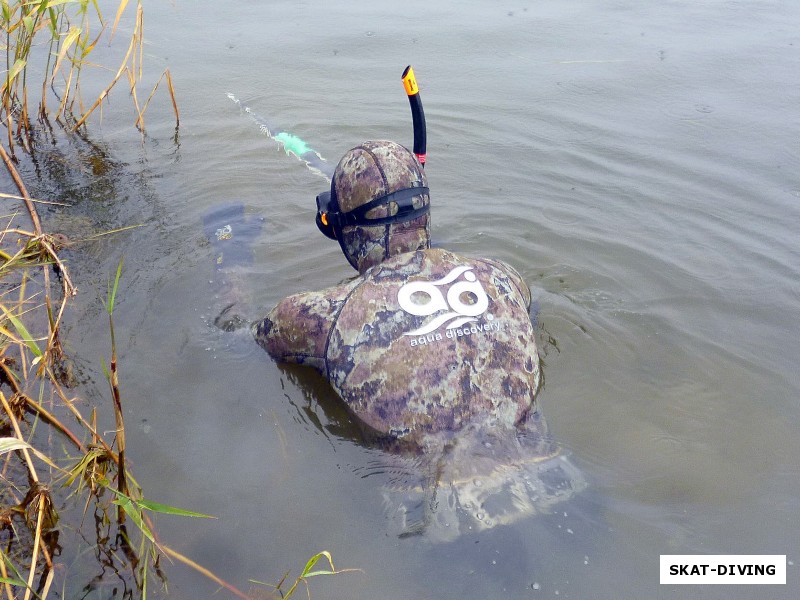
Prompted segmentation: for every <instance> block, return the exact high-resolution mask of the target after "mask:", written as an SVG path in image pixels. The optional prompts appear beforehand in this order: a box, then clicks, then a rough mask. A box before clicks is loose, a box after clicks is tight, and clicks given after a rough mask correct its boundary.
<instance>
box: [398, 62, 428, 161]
mask: <svg viewBox="0 0 800 600" xmlns="http://www.w3.org/2000/svg"><path fill="white" fill-rule="evenodd" d="M403 86H404V87H405V88H406V94H408V103H409V104H410V105H411V120H412V123H413V125H414V154H415V155H416V157H417V160H419V164H421V165H422V166H423V168H424V167H425V160H426V158H427V154H426V152H427V146H428V139H427V138H428V136H427V133H426V128H425V111H423V110H422V100H421V99H420V97H419V87H418V86H417V79H416V77H414V69H412V68H411V65H408V66H407V67H406V70H405V71H403Z"/></svg>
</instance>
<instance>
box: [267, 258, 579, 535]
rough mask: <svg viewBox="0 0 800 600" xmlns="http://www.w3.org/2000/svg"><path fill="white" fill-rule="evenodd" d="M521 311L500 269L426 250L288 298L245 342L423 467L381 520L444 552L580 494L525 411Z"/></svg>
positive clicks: (528, 393)
mask: <svg viewBox="0 0 800 600" xmlns="http://www.w3.org/2000/svg"><path fill="white" fill-rule="evenodd" d="M448 276H449V277H448ZM407 285H411V286H412V287H410V288H409V287H405V286H407ZM415 290H416V291H415ZM437 290H438V294H437ZM409 291H410V292H411V293H409ZM426 301H427V302H426ZM530 301H531V296H530V291H529V289H528V288H527V286H526V285H525V284H524V282H523V280H522V278H521V277H520V275H519V274H518V273H517V272H516V271H515V270H514V269H513V268H511V267H509V266H508V265H506V264H504V263H502V262H500V261H495V260H488V259H471V258H465V257H463V256H460V255H457V254H454V253H452V252H448V251H445V250H442V249H426V250H420V251H416V252H409V253H405V254H401V255H398V256H395V257H394V258H390V259H388V260H386V261H384V262H382V263H381V264H379V265H377V266H375V267H373V268H371V269H369V270H367V271H366V272H365V273H364V274H363V276H361V277H358V278H356V279H354V280H353V281H350V282H348V283H345V284H342V285H339V286H336V287H333V288H329V289H327V290H322V291H319V292H306V293H301V294H296V295H294V296H290V297H288V298H286V299H284V300H283V301H281V302H280V303H279V304H278V305H277V306H276V307H275V309H273V311H272V312H270V314H269V315H268V316H267V317H266V318H265V319H263V320H262V321H260V322H258V323H256V324H255V325H254V326H253V332H254V335H255V338H256V340H257V341H258V343H259V344H260V345H261V346H262V347H264V349H266V350H267V352H268V353H269V354H270V355H271V356H273V357H274V358H275V359H276V360H278V361H279V362H292V363H299V364H305V365H309V366H312V367H314V368H315V369H317V370H318V371H319V372H320V373H322V374H323V375H324V376H325V377H326V378H327V379H328V381H330V383H331V385H332V386H333V388H334V389H335V390H336V392H337V393H338V395H339V396H340V397H341V398H342V400H343V401H344V402H345V404H346V405H347V407H348V408H349V410H350V412H351V414H352V415H353V417H354V418H355V419H356V420H358V421H359V422H360V423H361V424H362V426H363V427H364V430H365V432H366V433H367V434H368V435H369V436H370V438H371V439H372V440H373V441H375V442H379V443H384V446H385V447H387V448H391V449H393V450H402V451H403V452H404V453H405V454H408V453H409V452H410V453H411V454H414V455H422V456H423V457H424V461H423V464H426V465H427V470H423V472H422V473H419V472H418V473H417V477H416V478H415V477H414V476H412V477H411V480H410V481H406V482H403V483H402V484H401V485H396V486H390V487H387V488H385V489H384V490H383V495H384V500H385V502H386V508H387V513H388V514H389V517H390V524H391V526H392V530H393V532H395V533H398V534H401V535H411V534H413V533H421V532H422V531H427V532H428V535H429V537H430V538H431V539H432V540H434V541H446V540H449V539H452V538H453V537H454V536H456V535H458V534H459V533H460V532H463V531H466V530H467V529H471V530H473V531H476V530H480V529H484V528H488V527H493V526H495V525H500V524H506V523H510V522H513V521H514V520H516V519H518V518H520V517H522V516H525V515H530V514H534V513H536V512H543V511H546V510H548V508H549V507H551V506H552V505H553V504H555V503H557V502H560V501H561V500H563V498H565V497H568V496H570V495H572V494H573V493H574V492H575V491H577V490H579V489H580V488H582V487H583V485H584V483H583V480H582V479H581V477H580V474H579V472H578V471H577V470H576V469H575V468H574V467H572V465H571V464H570V463H569V461H568V460H566V458H565V457H563V456H561V455H560V452H561V451H560V449H559V447H558V446H556V445H555V444H554V443H553V442H552V440H551V438H550V436H549V434H548V432H547V426H546V424H545V422H544V419H543V418H542V417H541V415H540V414H539V413H538V411H536V410H535V397H536V392H537V390H538V388H539V385H540V378H541V376H540V370H539V358H538V353H537V349H536V341H535V335H534V330H533V326H532V324H531V320H530V317H529V315H528V307H529V305H530ZM408 308H411V309H412V312H409V311H408V310H406V309H408ZM415 312H416V313H421V312H425V313H427V314H424V315H423V314H413V313H415ZM437 318H438V323H439V324H438V325H437ZM465 319H469V320H465ZM461 321H463V322H461ZM448 326H449V328H448ZM420 330H422V332H420ZM414 332H416V333H414ZM415 460H418V458H417V459H415ZM417 464H420V463H417ZM432 495H435V496H436V500H437V501H436V502H432ZM433 507H436V508H435V509H434V508H433Z"/></svg>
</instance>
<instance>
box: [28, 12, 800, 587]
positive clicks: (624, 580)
mask: <svg viewBox="0 0 800 600" xmlns="http://www.w3.org/2000/svg"><path fill="white" fill-rule="evenodd" d="M320 4H321V3H302V2H286V1H284V2H269V3H263V2H252V1H250V2H240V3H237V4H236V5H235V7H232V6H230V5H228V3H220V2H210V1H208V0H203V1H198V2H191V3H189V2H177V3H167V2H163V3H148V5H147V7H146V11H147V21H146V33H147V38H148V42H149V43H148V46H147V54H148V55H147V56H146V61H148V63H147V64H148V68H149V69H150V70H151V71H152V73H151V75H152V76H154V77H155V76H156V75H157V73H158V72H160V70H161V69H163V67H165V66H168V67H169V68H170V70H171V72H172V75H173V78H174V80H175V85H176V88H177V92H178V99H179V103H180V108H181V115H182V122H181V126H180V130H179V133H178V137H177V140H175V139H173V136H174V122H173V120H172V116H171V107H170V105H169V101H168V99H167V96H166V95H165V94H164V95H162V96H161V98H160V101H159V96H156V99H155V100H154V101H153V102H152V103H151V107H150V108H149V110H148V115H147V120H148V136H147V138H146V139H145V140H144V142H143V143H141V144H140V142H139V140H138V138H137V137H136V135H135V134H134V133H133V132H132V131H131V130H129V129H126V128H125V127H123V126H121V125H117V124H116V121H115V122H114V123H115V125H114V127H113V129H112V128H111V126H110V125H103V127H102V128H101V129H100V130H98V136H97V137H101V136H102V140H103V151H104V152H107V153H108V156H110V157H113V159H114V160H115V161H116V163H114V164H115V166H114V168H113V169H110V170H109V171H108V172H103V173H100V174H99V176H98V177H97V182H98V183H96V184H95V185H96V186H101V187H99V188H98V189H95V190H82V189H75V190H72V193H74V194H75V197H77V198H79V199H80V198H81V197H82V194H84V193H85V194H84V195H86V196H87V197H91V198H95V200H92V199H84V200H82V202H83V203H82V204H81V208H80V209H79V210H80V213H81V214H84V215H85V216H86V223H84V222H83V221H80V220H77V221H73V222H71V226H74V227H77V228H78V229H80V227H82V226H87V227H88V226H93V227H106V228H108V227H119V226H125V225H131V224H136V223H143V224H144V225H145V227H143V228H140V229H137V230H133V231H129V232H125V233H123V234H119V235H118V236H117V237H116V239H115V240H114V241H113V242H112V241H111V240H107V241H103V242H96V243H93V244H85V245H82V246H81V247H79V248H76V249H75V250H74V260H76V261H77V262H78V264H81V261H92V262H95V263H96V266H95V267H92V268H89V269H86V270H85V271H84V272H83V273H82V274H80V275H79V276H77V279H79V280H80V282H81V284H82V286H81V287H82V291H83V294H82V296H81V298H80V301H79V303H78V306H77V307H76V310H75V311H74V313H73V314H71V315H70V319H72V321H71V323H72V325H71V327H70V329H69V340H70V343H71V346H72V348H73V349H74V350H75V351H76V352H78V353H79V354H80V355H81V356H82V357H83V362H82V363H81V374H82V376H83V377H84V379H85V380H86V388H87V389H88V390H89V391H90V393H91V391H92V390H96V392H94V393H96V395H97V396H98V397H99V396H100V395H101V394H103V393H104V392H105V390H104V387H103V385H104V382H103V377H102V371H101V367H100V357H101V356H106V355H107V353H108V347H107V346H108V341H107V333H106V327H107V324H106V321H105V320H104V319H103V313H102V307H101V299H102V298H103V297H104V295H105V293H106V279H107V277H108V274H109V273H111V272H112V271H113V269H114V268H115V266H116V262H117V260H118V258H119V256H120V255H121V254H124V256H125V273H124V278H123V284H122V290H121V300H120V303H119V306H118V309H117V312H116V320H117V327H118V332H117V335H118V339H119V340H121V341H120V345H121V348H120V350H121V356H120V363H121V368H122V380H123V381H122V385H123V388H124V392H125V399H124V402H125V408H126V411H127V419H128V421H127V422H128V428H129V433H128V445H129V455H130V458H131V460H132V462H133V465H134V467H133V468H134V470H135V472H136V474H137V476H138V479H139V482H140V483H141V484H142V486H143V488H144V489H145V493H146V494H147V496H148V497H150V498H152V499H154V500H157V501H160V502H165V503H169V504H175V505H178V506H184V507H187V508H190V509H193V510H197V511H202V512H205V513H211V514H214V515H216V516H217V517H218V518H217V520H215V521H191V522H189V523H188V524H187V523H186V521H185V520H181V519H177V518H171V519H170V518H163V517H162V518H160V519H159V520H158V526H159V530H160V532H161V535H162V537H163V538H164V539H166V540H170V541H171V542H172V544H173V546H175V547H177V548H178V549H179V550H181V551H182V552H184V553H186V554H187V555H189V556H191V557H192V558H193V559H195V560H197V561H198V562H200V563H202V564H205V565H208V566H214V568H215V571H216V572H217V573H218V574H219V575H220V576H222V577H224V578H225V579H227V580H229V581H231V582H233V583H235V584H237V585H239V586H240V587H243V588H247V587H248V586H249V584H248V583H247V581H248V579H257V580H260V581H271V582H276V581H277V580H279V579H280V578H281V576H282V575H283V573H284V572H285V571H286V570H288V569H293V572H294V573H295V574H296V573H297V571H298V569H299V568H300V567H301V566H302V565H303V564H304V563H305V560H306V559H307V558H308V557H309V556H311V555H312V554H314V553H315V552H317V551H319V550H323V549H327V550H330V551H331V552H332V553H333V557H334V559H335V562H336V566H337V567H355V568H359V569H361V570H362V572H359V573H350V574H346V575H341V576H338V577H335V578H319V579H316V580H313V581H312V595H313V596H314V597H318V598H323V597H324V598H370V597H372V598H377V597H381V598H397V599H403V598H409V599H410V598H459V599H475V600H477V599H484V598H500V597H508V598H553V597H559V598H587V597H592V598H655V597H679V598H682V597H693V598H752V597H763V598H795V597H797V594H798V590H799V589H800V584H798V573H797V567H796V563H797V561H798V559H800V556H799V555H800V551H799V550H800V548H798V539H800V526H798V521H797V518H798V514H800V460H798V456H800V435H798V433H797V423H798V421H799V420H800V402H799V401H798V392H799V391H800V379H798V375H797V364H798V359H799V358H800V341H798V340H800V326H798V322H800V320H798V306H799V305H800V283H798V278H799V277H800V243H799V242H798V234H799V233H800V208H798V204H800V177H798V174H797V165H798V162H799V159H800V149H799V148H800V146H798V144H797V139H798V134H800V117H798V108H797V107H798V106H799V105H800V76H798V73H800V54H798V53H799V52H800V33H798V30H797V27H796V24H797V23H798V22H800V5H797V4H796V3H790V2H778V1H776V2H755V1H746V0H743V1H738V2H737V1H703V2H690V1H683V0H677V1H674V2H667V3H629V2H605V3H596V2H589V1H586V0H583V1H576V2H568V3H565V2H557V1H553V0H545V1H542V2H536V3H529V4H527V5H526V4H524V3H523V4H522V5H503V4H498V3H496V2H488V1H486V2H471V3H456V2H441V3H423V2H415V1H414V2H404V3H395V5H394V6H393V7H385V6H382V5H381V3H370V2H363V1H362V0H357V1H355V2H349V3H345V4H341V3H340V4H336V5H334V4H330V5H325V7H324V8H323V7H322V6H321V5H320ZM409 63H411V64H413V65H414V67H415V70H416V72H417V77H418V80H419V83H420V86H421V90H422V98H423V101H424V103H425V111H426V115H427V120H428V153H429V162H428V166H427V169H426V171H427V174H428V177H429V183H430V186H431V189H432V198H433V202H434V204H433V206H434V209H433V210H434V212H433V215H434V216H433V218H434V232H435V241H436V243H437V244H439V245H442V246H444V247H447V248H450V249H453V250H456V251H458V252H461V253H464V254H472V255H485V256H493V257H497V258H500V259H503V260H506V261H508V262H509V263H511V264H512V265H514V266H515V267H517V269H518V270H519V271H520V272H521V273H522V274H523V276H524V277H525V279H526V281H527V282H528V283H529V284H530V286H531V287H532V290H533V294H534V297H535V298H536V299H537V300H538V304H539V307H540V309H539V323H540V327H541V342H542V346H541V352H542V354H543V357H544V358H543V364H544V374H545V379H546V384H545V388H544V390H543V391H542V393H541V395H540V401H541V405H542V407H543V411H544V414H545V415H546V416H547V418H548V420H549V423H550V427H551V429H552V431H553V433H554V434H555V436H556V438H557V439H558V440H559V441H560V443H562V444H563V445H564V446H565V447H566V448H568V449H569V450H570V451H571V453H572V456H573V459H574V460H575V461H576V463H577V464H578V465H579V466H580V467H581V468H582V469H583V471H584V473H585V474H586V477H587V479H588V480H589V482H590V483H589V488H588V489H587V490H586V491H585V492H584V493H583V494H582V495H581V496H580V497H579V498H577V499H575V500H574V501H572V502H571V503H569V504H567V505H564V506H563V510H559V511H558V512H557V513H555V514H552V515H547V516H542V517H536V518H533V519H530V520H528V521H525V522H523V523H519V524H516V525H514V526H513V527H506V528H499V529H496V530H493V531H490V532H488V533H482V534H475V535H473V536H465V537H462V538H460V539H458V540H457V541H455V542H452V543H449V544H433V543H431V542H430V541H429V540H427V539H426V538H425V537H424V536H418V537H412V538H408V539H398V538H396V537H393V536H391V535H389V534H388V533H387V527H386V522H385V517H384V515H383V512H382V507H381V498H380V487H381V485H382V484H384V483H386V482H387V480H388V479H389V477H390V476H391V475H390V474H387V473H386V472H385V470H384V469H382V467H381V464H382V461H381V458H382V457H381V455H380V452H379V451H378V450H376V449H372V448H369V447H364V446H362V445H360V444H359V443H357V442H355V441H354V439H353V436H352V435H351V430H350V428H348V426H347V423H346V419H345V417H344V416H343V414H342V413H341V411H337V409H336V404H335V400H334V398H333V396H332V392H331V391H330V390H329V389H328V388H327V387H326V386H325V385H324V383H323V382H322V381H321V380H320V379H319V378H317V377H315V376H313V375H312V374H309V373H307V372H305V371H303V370H302V369H283V368H281V367H279V366H277V365H275V364H274V363H273V362H272V361H271V360H270V359H269V358H268V357H267V356H266V355H265V354H264V353H263V352H262V351H261V350H260V349H258V348H257V347H256V346H255V344H254V343H253V342H252V341H251V340H250V339H249V338H248V337H247V335H246V334H241V335H237V334H225V333H222V332H220V331H218V330H216V329H215V328H213V327H212V326H210V321H211V320H212V319H213V317H214V315H215V311H216V310H218V308H219V305H218V300H217V299H216V298H215V289H214V288H213V286H212V285H210V284H209V280H210V279H211V277H212V276H213V264H212V250H211V248H210V247H209V245H208V244H207V243H206V242H205V240H204V237H203V232H202V222H201V220H202V214H203V213H204V211H206V210H208V209H210V208H212V207H214V206H216V205H218V204H220V203H224V202H231V201H238V202H243V203H244V204H245V206H246V208H247V212H248V214H249V215H251V216H252V217H253V218H259V217H263V219H264V225H263V229H262V233H261V235H260V236H259V238H258V240H257V242H256V243H255V246H254V253H255V262H254V265H253V266H252V268H251V270H250V271H249V279H250V282H249V283H250V292H251V294H252V297H251V304H250V305H251V306H252V313H251V314H250V315H249V316H251V317H257V316H259V315H261V314H263V313H264V312H265V311H266V310H268V309H269V308H270V307H271V306H272V305H273V304H274V303H275V302H276V301H277V300H279V299H280V298H282V297H283V296H285V295H287V294H290V293H293V292H297V291H301V290H304V289H313V288H321V287H325V286H328V285H332V284H335V283H338V282H339V281H341V280H342V279H344V278H346V277H349V276H350V275H351V271H350V267H349V266H348V265H347V264H346V262H345V261H344V259H343V258H342V257H341V255H340V253H339V249H338V246H337V245H336V244H335V243H332V242H329V241H328V240H326V239H325V238H323V237H322V236H320V235H319V234H318V233H317V231H316V227H315V225H314V219H313V208H314V197H315V195H316V194H317V193H318V192H319V191H321V190H323V189H324V188H325V186H326V184H325V181H324V180H323V179H322V178H320V177H319V176H316V175H314V174H312V173H311V172H310V171H308V170H307V169H306V168H305V167H304V166H303V165H302V164H301V163H299V162H298V161H297V160H295V159H294V158H292V157H287V156H286V155H284V154H283V153H282V152H281V151H280V149H279V147H278V145H277V144H276V143H275V142H273V141H272V140H270V139H269V138H268V137H266V136H265V135H263V134H262V133H261V132H260V131H259V129H258V127H257V125H256V124H255V123H254V122H253V121H252V120H251V119H250V118H249V117H248V116H247V115H244V114H242V113H241V112H240V111H239V109H238V108H237V106H236V105H235V104H233V103H232V102H231V101H230V100H229V99H228V97H227V96H226V93H227V92H232V93H235V94H236V95H237V96H238V97H240V98H242V99H243V100H246V101H247V102H248V104H249V105H250V106H251V107H252V108H253V109H254V110H256V111H257V112H259V113H261V114H262V115H264V116H266V117H268V118H269V119H271V120H273V121H274V122H276V123H279V124H280V125H282V126H283V127H285V128H287V129H290V130H291V131H293V132H294V133H295V134H297V135H299V136H300V137H302V138H303V139H305V140H307V141H308V142H309V143H311V144H312V145H313V146H314V147H315V149H317V150H318V151H319V152H320V153H321V154H322V155H323V156H325V157H326V158H328V159H329V160H332V161H334V162H335V161H336V160H338V157H339V156H340V155H341V154H342V153H343V152H344V151H346V150H347V149H348V148H349V147H351V146H353V145H355V144H357V143H359V142H360V141H362V140H364V139H370V138H388V139H393V140H396V141H399V142H401V143H405V144H407V145H410V144H411V137H412V133H411V124H410V116H409V113H408V104H407V101H406V98H405V95H404V93H403V89H402V85H401V83H400V75H401V73H402V70H403V68H404V67H405V66H406V64H409ZM116 102H117V103H118V104H119V105H122V103H123V102H124V98H119V99H118V100H117V101H116ZM115 110H118V111H121V110H122V109H120V108H119V106H117V107H116V109H115ZM93 151H97V152H99V150H97V149H95V150H93ZM32 172H33V171H32V170H29V171H28V173H29V175H30V174H31V173H32ZM47 180H48V179H47V178H45V181H47ZM102 186H105V187H102ZM42 187H44V188H45V189H38V190H36V193H37V194H38V195H40V196H42V195H46V194H47V193H55V192H56V191H57V190H48V189H46V186H45V185H44V184H42ZM98 197H100V198H107V199H108V201H107V202H103V201H97V200H96V198H98ZM55 212H56V211H53V212H52V213H51V214H50V215H49V216H48V218H50V219H52V222H56V223H57V222H59V221H58V219H59V218H61V217H59V216H58V215H57V214H55ZM661 554H786V555H787V556H788V559H789V561H791V562H790V564H789V566H788V574H787V581H788V584H787V586H785V587H774V586H771V587H770V588H769V589H767V588H752V587H748V586H745V587H742V586H724V587H721V586H709V587H703V588H698V587H693V588H681V587H677V586H676V587H667V586H660V585H659V582H658V561H659V555H661ZM168 572H169V575H170V579H171V585H170V597H174V598H196V597H206V596H210V595H211V594H212V593H213V592H214V589H215V587H214V586H213V585H212V584H210V583H207V582H206V581H204V580H200V578H199V577H198V576H197V575H196V574H194V573H192V572H191V571H189V570H187V569H184V568H183V567H180V566H175V567H171V568H169V569H168Z"/></svg>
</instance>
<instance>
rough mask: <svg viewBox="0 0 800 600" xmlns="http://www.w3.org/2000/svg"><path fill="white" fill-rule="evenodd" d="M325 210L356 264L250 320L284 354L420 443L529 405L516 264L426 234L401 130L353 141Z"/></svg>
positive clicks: (530, 350)
mask: <svg viewBox="0 0 800 600" xmlns="http://www.w3.org/2000/svg"><path fill="white" fill-rule="evenodd" d="M318 203H319V204H320V207H319V212H318V220H319V224H320V225H321V228H322V229H323V231H324V232H325V233H326V234H328V235H329V236H330V237H333V238H334V239H336V240H337V241H338V242H339V245H340V246H341V249H342V252H343V253H344V256H345V257H346V258H347V260H348V262H349V263H350V264H351V265H352V266H353V267H354V268H355V269H357V270H358V273H359V276H358V277H356V278H355V279H353V280H351V281H348V282H347V283H344V284H341V285H337V286H334V287H331V288H328V289H325V290H321V291H316V292H304V293H300V294H296V295H293V296H289V297H288V298H286V299H284V300H282V301H281V302H280V303H278V305H277V306H276V307H275V308H274V309H273V310H272V311H271V312H270V313H269V314H268V315H267V316H266V317H265V318H264V319H262V320H260V321H258V322H257V323H255V324H254V325H253V328H252V329H253V333H254V335H255V339H256V341H257V342H258V343H259V344H260V345H261V346H262V347H263V348H264V349H265V350H266V351H267V352H268V353H269V354H270V356H272V357H273V358H275V359H276V360H277V361H278V362H284V363H286V362H291V363H298V364H304V365H308V366H311V367H313V368H315V369H317V370H318V371H319V372H320V373H322V375H323V376H324V377H326V378H327V379H328V381H329V382H330V383H331V385H332V386H333V388H334V389H335V390H336V392H337V393H338V395H339V396H340V397H341V398H342V400H344V402H345V404H346V405H347V406H348V408H349V409H350V411H351V412H352V413H353V415H354V416H355V417H357V418H358V419H359V420H360V421H361V422H362V423H363V424H365V425H366V426H367V427H368V428H369V430H370V431H371V433H373V434H376V435H377V436H378V437H383V438H386V437H389V438H396V439H403V440H409V441H413V442H415V443H422V444H423V445H424V442H425V437H426V436H427V435H429V434H437V433H439V432H442V431H448V432H453V431H458V430H460V429H462V428H464V427H465V426H467V425H469V424H470V423H473V422H476V421H480V422H485V421H486V420H487V419H494V420H497V421H499V422H500V423H503V424H505V425H508V426H515V425H518V424H520V423H522V422H524V421H525V420H526V418H527V417H528V415H529V413H531V412H532V411H533V408H534V400H535V396H536V391H537V390H538V388H539V383H540V371H539V357H538V353H537V349H536V339H535V335H534V328H533V325H532V323H531V319H530V317H529V313H528V309H529V307H530V303H531V295H530V291H529V289H528V287H527V286H526V285H525V283H524V282H523V280H522V278H521V277H520V275H519V273H517V271H515V270H514V269H513V268H512V267H510V266H508V265H506V264H505V263H502V262H500V261H497V260H490V259H484V258H480V259H474V258H466V257H463V256H460V255H457V254H454V253H452V252H448V251H446V250H443V249H439V248H431V243H430V195H429V190H428V187H427V180H426V178H425V172H424V170H423V169H422V167H421V165H420V164H419V162H418V161H417V159H416V158H415V157H414V155H413V154H412V153H411V152H410V151H409V150H407V149H406V148H404V147H403V146H401V145H399V144H396V143H394V142H387V141H377V142H365V143H363V144H361V145H360V146H357V147H356V148H353V149H352V150H350V151H349V152H347V153H346V154H345V155H344V157H343V158H342V160H341V161H340V162H339V164H338V166H337V167H336V171H335V172H334V175H333V178H332V181H331V191H330V197H329V198H328V197H327V195H323V196H322V197H321V198H320V199H319V200H318Z"/></svg>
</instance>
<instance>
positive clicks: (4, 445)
mask: <svg viewBox="0 0 800 600" xmlns="http://www.w3.org/2000/svg"><path fill="white" fill-rule="evenodd" d="M30 447H31V445H30V444H29V443H28V442H24V441H22V440H20V439H18V438H14V437H4V438H0V454H5V453H6V452H13V451H14V450H22V449H23V448H30Z"/></svg>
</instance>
